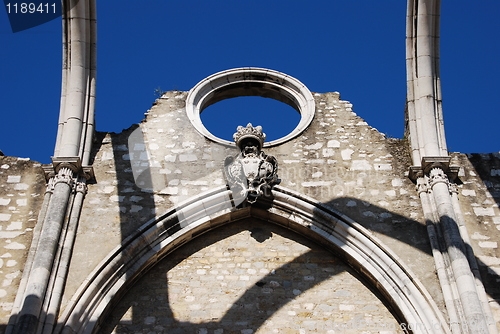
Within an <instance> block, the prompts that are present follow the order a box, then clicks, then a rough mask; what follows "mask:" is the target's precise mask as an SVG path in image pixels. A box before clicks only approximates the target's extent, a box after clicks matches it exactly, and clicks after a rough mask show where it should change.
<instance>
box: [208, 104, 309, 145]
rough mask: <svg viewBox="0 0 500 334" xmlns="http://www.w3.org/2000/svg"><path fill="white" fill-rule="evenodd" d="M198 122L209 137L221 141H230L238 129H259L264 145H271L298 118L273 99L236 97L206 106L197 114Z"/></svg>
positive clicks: (297, 121)
mask: <svg viewBox="0 0 500 334" xmlns="http://www.w3.org/2000/svg"><path fill="white" fill-rule="evenodd" d="M221 120H224V121H223V122H221ZM201 121H202V123H203V126H205V128H207V130H208V131H209V132H210V133H211V134H213V135H214V136H216V137H218V138H221V139H224V140H228V141H232V140H233V134H234V133H235V132H236V128H237V127H238V125H243V126H246V125H247V124H248V123H251V124H253V125H254V126H257V125H260V126H262V128H263V130H264V132H265V133H266V141H273V140H276V139H280V138H282V137H284V136H286V135H287V134H288V133H290V132H292V131H293V129H295V128H296V127H297V125H298V124H299V122H300V114H299V113H298V112H297V111H296V110H295V109H294V108H292V107H291V106H289V105H288V104H285V103H282V102H279V101H277V100H274V99H268V98H265V97H260V96H239V97H235V98H231V99H226V100H222V101H219V102H217V103H215V104H212V105H211V106H208V107H207V108H205V110H203V112H202V113H201Z"/></svg>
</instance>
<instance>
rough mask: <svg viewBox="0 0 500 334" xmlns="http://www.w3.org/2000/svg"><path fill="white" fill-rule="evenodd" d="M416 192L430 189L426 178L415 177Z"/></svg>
mask: <svg viewBox="0 0 500 334" xmlns="http://www.w3.org/2000/svg"><path fill="white" fill-rule="evenodd" d="M416 189H417V193H418V194H419V195H420V193H423V192H425V193H426V192H428V191H429V190H430V188H429V183H428V182H427V179H426V178H425V177H419V178H418V179H417V185H416Z"/></svg>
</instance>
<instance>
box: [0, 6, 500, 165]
mask: <svg viewBox="0 0 500 334" xmlns="http://www.w3.org/2000/svg"><path fill="white" fill-rule="evenodd" d="M441 9H442V13H441V14H442V16H441V81H442V90H443V109H444V118H445V129H446V136H447V141H448V148H449V149H450V151H459V152H464V153H473V152H498V151H499V150H500V145H499V140H498V139H499V138H498V137H499V136H498V130H497V128H498V126H499V124H500V113H499V107H498V106H499V101H498V100H499V96H500V94H499V92H498V91H499V88H500V87H499V86H500V85H499V80H498V78H499V77H500V65H499V61H498V59H499V55H500V43H499V42H500V41H499V33H500V20H499V19H498V18H499V17H500V1H498V0H480V1H475V2H470V1H465V0H455V1H450V0H445V1H443V3H442V8H441ZM97 13H98V74H97V102H96V122H97V129H98V130H99V131H111V132H120V131H121V130H122V129H126V128H128V127H130V126H131V125H132V124H134V123H138V122H140V121H141V120H142V118H143V117H144V113H145V112H146V111H147V110H148V109H149V108H150V107H151V105H152V103H153V102H154V100H155V90H156V89H157V88H159V89H161V90H163V91H167V90H186V91H187V90H189V89H190V88H192V87H193V86H194V85H195V84H196V83H197V82H198V81H200V80H202V79H203V78H205V77H207V76H209V75H211V74H213V73H216V72H219V71H222V70H225V69H229V68H235V67H246V66H256V67H265V68H270V69H274V70H277V71H281V72H284V73H286V74H289V75H291V76H293V77H295V78H297V79H299V80H300V81H302V82H303V83H304V84H305V85H306V86H308V88H309V89H310V90H311V91H313V92H320V93H323V92H330V91H338V92H340V94H341V98H342V99H343V100H347V101H350V102H351V103H352V104H353V105H354V107H353V109H354V112H356V113H357V114H358V115H359V116H360V117H362V118H364V119H365V120H366V121H367V122H368V123H369V124H370V125H371V126H373V127H375V128H377V129H378V130H379V131H380V132H383V133H386V134H387V135H389V136H392V137H396V138H401V137H402V136H403V128H404V108H405V96H406V73H405V15H406V2H405V1H403V0H383V1H372V0H351V1H346V0H344V1H335V0H329V1H328V0H324V1H309V2H307V4H306V2H305V1H293V0H288V1H281V0H279V1H278V0H273V1H269V0H267V1H260V0H254V1H243V0H232V1H229V0H227V1H215V0H214V1H201V0H200V1H160V0H148V1H127V0H122V1H117V0H106V1H99V2H98V7H97ZM0 42H1V48H0V94H1V95H0V98H1V99H0V101H1V107H0V110H1V114H0V115H1V128H0V150H2V151H3V152H4V153H5V154H6V155H12V156H20V157H29V158H31V159H32V160H37V161H40V162H42V163H49V162H50V157H51V156H52V154H53V149H54V144H55V137H56V130H57V118H58V112H59V99H60V89H61V55H62V50H61V19H60V18H57V19H55V20H53V21H51V22H49V23H46V24H43V25H41V26H38V27H35V28H32V29H29V30H25V31H22V32H18V33H12V32H11V29H10V26H9V23H8V19H7V15H6V13H5V11H4V10H3V9H0ZM273 102H274V101H269V100H268V99H263V98H253V99H250V101H248V100H245V99H241V98H238V99H234V101H229V100H228V101H222V102H219V103H217V104H215V105H213V106H212V107H210V108H209V109H207V110H206V111H205V112H204V113H203V114H202V117H203V118H204V122H206V123H207V127H208V128H209V129H210V130H211V131H212V132H214V133H216V134H217V135H220V136H225V137H228V136H230V134H232V133H233V132H234V129H235V127H236V125H238V124H236V123H245V122H246V121H247V119H249V115H252V117H251V118H252V119H249V120H250V121H252V122H254V123H259V124H261V125H263V126H264V130H265V132H266V133H267V134H268V137H270V139H273V138H275V137H279V136H281V134H280V132H279V130H280V129H281V130H282V131H283V129H285V132H286V129H287V128H288V129H291V128H293V127H294V126H295V125H296V123H297V122H298V117H297V115H295V114H294V111H293V110H292V109H290V108H289V107H288V106H286V105H283V104H282V103H278V102H276V103H273ZM226 108H229V109H230V111H228V110H226ZM228 113H231V115H233V116H234V114H236V115H237V116H238V117H236V119H233V118H232V117H229V116H228V115H229V114H228ZM210 118H212V119H215V120H216V121H217V122H216V125H213V127H212V125H209V124H210V123H209V121H210ZM242 125H245V124H242ZM254 125H257V124H254Z"/></svg>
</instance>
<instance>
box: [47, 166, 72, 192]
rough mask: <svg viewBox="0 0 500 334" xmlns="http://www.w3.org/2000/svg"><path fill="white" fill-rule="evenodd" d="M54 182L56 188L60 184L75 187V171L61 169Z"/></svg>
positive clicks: (65, 168)
mask: <svg viewBox="0 0 500 334" xmlns="http://www.w3.org/2000/svg"><path fill="white" fill-rule="evenodd" d="M52 179H53V180H54V186H55V185H57V184H58V183H66V184H67V185H69V186H70V187H72V186H73V182H74V179H73V171H72V170H71V169H69V168H67V167H63V168H61V169H59V171H58V172H57V174H56V175H55V176H54V177H53V178H52Z"/></svg>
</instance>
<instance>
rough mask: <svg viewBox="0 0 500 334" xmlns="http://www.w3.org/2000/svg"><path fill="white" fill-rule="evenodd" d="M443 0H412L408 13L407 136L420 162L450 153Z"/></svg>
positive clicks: (415, 159)
mask: <svg viewBox="0 0 500 334" xmlns="http://www.w3.org/2000/svg"><path fill="white" fill-rule="evenodd" d="M439 16H440V1H439V0H408V11H407V17H406V77H407V102H406V136H407V137H408V138H409V139H410V144H411V151H412V157H413V161H414V164H415V165H419V164H420V161H421V159H422V158H423V157H425V156H446V155H447V154H448V152H447V148H446V140H445V136H444V125H443V113H442V106H441V82H440V74H439Z"/></svg>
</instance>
